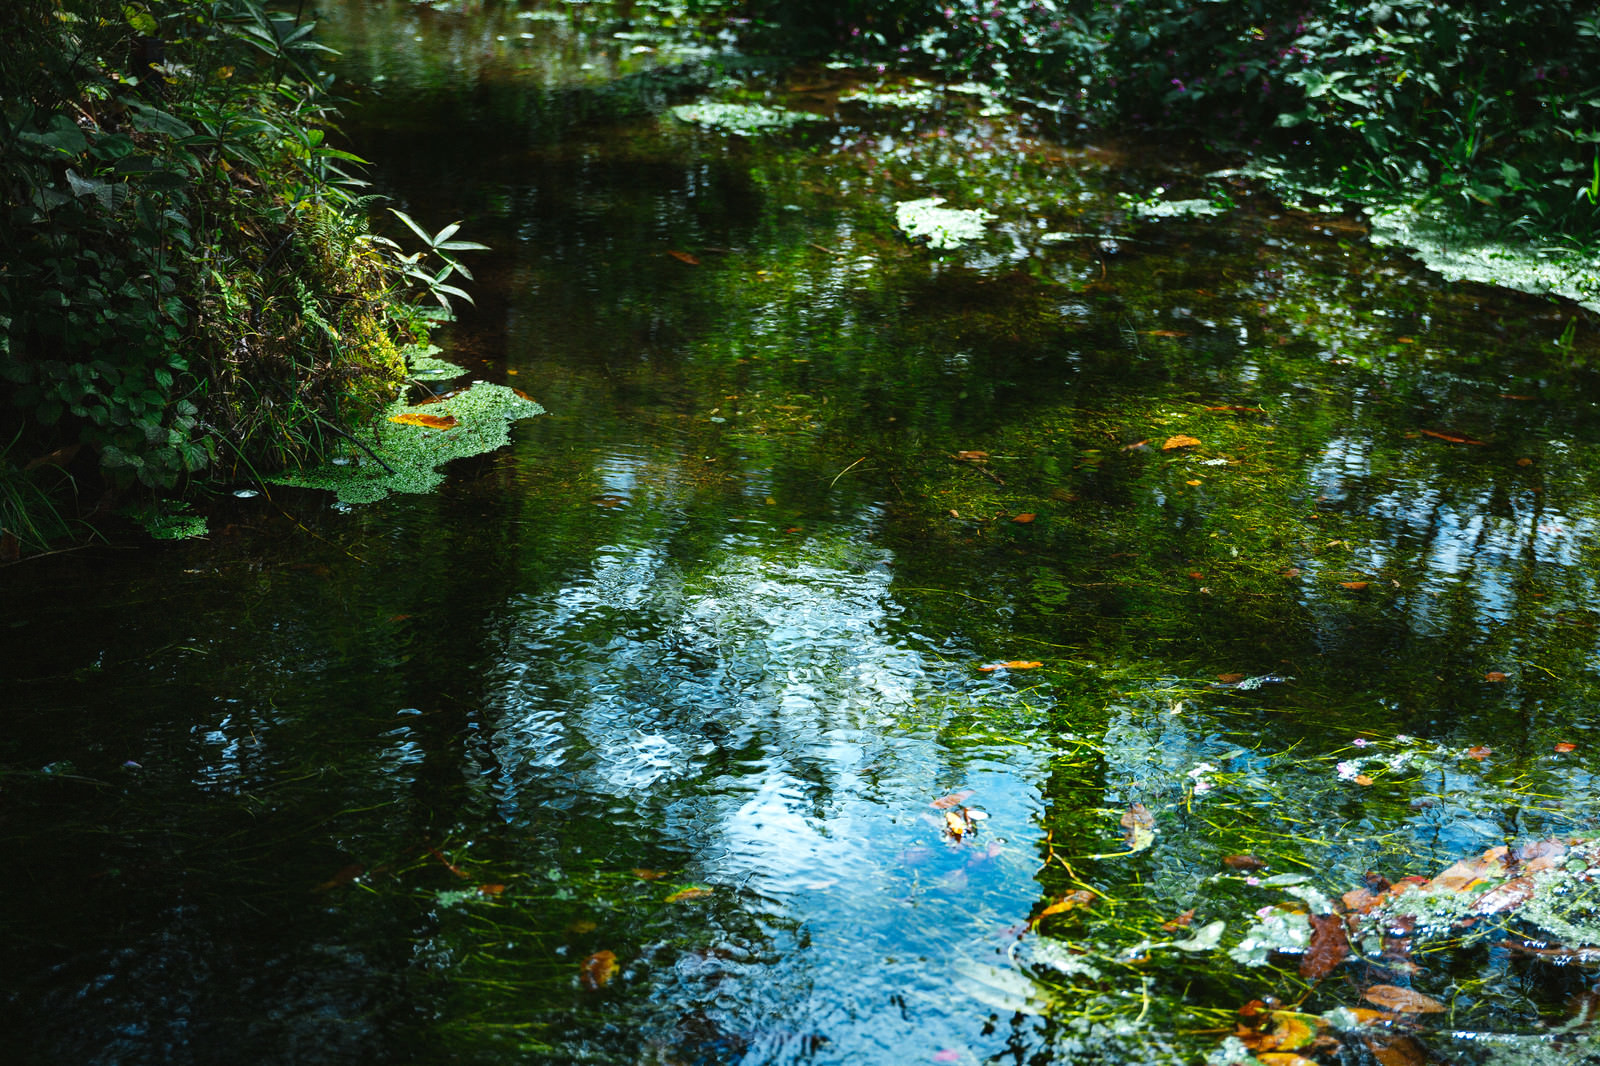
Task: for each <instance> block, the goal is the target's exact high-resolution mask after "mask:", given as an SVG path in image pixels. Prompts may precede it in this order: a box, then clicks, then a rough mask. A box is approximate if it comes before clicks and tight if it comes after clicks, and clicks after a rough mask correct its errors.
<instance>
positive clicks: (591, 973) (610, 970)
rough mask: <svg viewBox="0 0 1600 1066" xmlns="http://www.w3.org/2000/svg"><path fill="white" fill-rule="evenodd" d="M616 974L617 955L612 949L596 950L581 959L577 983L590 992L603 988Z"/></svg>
mask: <svg viewBox="0 0 1600 1066" xmlns="http://www.w3.org/2000/svg"><path fill="white" fill-rule="evenodd" d="M616 975H617V956H616V953H615V952H612V951H597V952H595V953H594V954H593V955H590V956H589V957H588V958H587V959H584V960H583V965H582V966H581V967H580V968H579V970H578V983H579V984H581V985H582V986H583V987H584V988H586V989H588V990H589V991H590V992H594V991H597V990H599V989H602V988H604V987H605V986H606V985H608V984H610V983H611V979H612V978H613V977H615V976H616Z"/></svg>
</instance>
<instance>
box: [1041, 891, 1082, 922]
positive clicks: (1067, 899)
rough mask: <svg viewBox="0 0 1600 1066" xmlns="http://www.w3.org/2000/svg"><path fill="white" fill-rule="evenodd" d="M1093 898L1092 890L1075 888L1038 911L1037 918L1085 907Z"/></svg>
mask: <svg viewBox="0 0 1600 1066" xmlns="http://www.w3.org/2000/svg"><path fill="white" fill-rule="evenodd" d="M1094 900H1095V895H1094V893H1093V892H1089V891H1086V890H1085V889H1081V888H1079V889H1075V890H1073V891H1071V892H1068V893H1067V894H1066V895H1065V896H1062V897H1061V898H1060V899H1058V900H1056V901H1055V902H1054V903H1052V904H1050V906H1048V907H1046V908H1045V909H1044V910H1042V911H1040V912H1039V918H1048V917H1049V916H1050V915H1052V914H1065V913H1066V912H1067V911H1070V910H1072V909H1073V908H1074V907H1087V906H1088V905H1089V904H1091V903H1093V902H1094ZM1039 918H1035V919H1034V921H1038V920H1039Z"/></svg>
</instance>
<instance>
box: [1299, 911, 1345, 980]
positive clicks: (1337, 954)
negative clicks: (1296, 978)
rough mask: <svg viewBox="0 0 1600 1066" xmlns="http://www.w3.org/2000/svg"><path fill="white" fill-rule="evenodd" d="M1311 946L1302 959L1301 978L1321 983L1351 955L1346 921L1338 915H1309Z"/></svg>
mask: <svg viewBox="0 0 1600 1066" xmlns="http://www.w3.org/2000/svg"><path fill="white" fill-rule="evenodd" d="M1308 918H1309V920H1310V922H1311V944H1310V946H1308V947H1307V948H1306V952H1305V954H1304V955H1302V956H1301V957H1300V976H1301V977H1303V978H1305V979H1306V980H1307V981H1320V980H1322V979H1323V978H1324V977H1326V976H1328V975H1329V974H1330V973H1332V972H1333V971H1334V970H1336V969H1338V968H1339V964H1340V963H1342V962H1343V961H1344V960H1345V959H1346V958H1348V957H1349V955H1350V940H1349V938H1347V937H1346V936H1345V933H1344V919H1343V918H1340V917H1339V916H1338V915H1337V914H1312V915H1308Z"/></svg>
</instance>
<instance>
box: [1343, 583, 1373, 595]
mask: <svg viewBox="0 0 1600 1066" xmlns="http://www.w3.org/2000/svg"><path fill="white" fill-rule="evenodd" d="M1369 584H1370V582H1367V581H1341V582H1339V587H1340V588H1342V589H1349V590H1350V591H1352V592H1360V591H1361V590H1362V589H1364V588H1366V587H1367V586H1368V585H1369Z"/></svg>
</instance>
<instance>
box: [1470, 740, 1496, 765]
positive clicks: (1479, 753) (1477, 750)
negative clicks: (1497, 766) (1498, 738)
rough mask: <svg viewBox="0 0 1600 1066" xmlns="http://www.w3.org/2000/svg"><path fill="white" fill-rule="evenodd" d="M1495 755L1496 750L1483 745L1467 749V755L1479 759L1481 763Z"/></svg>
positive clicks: (1475, 745)
mask: <svg viewBox="0 0 1600 1066" xmlns="http://www.w3.org/2000/svg"><path fill="white" fill-rule="evenodd" d="M1493 754H1494V749H1493V748H1491V747H1487V746H1486V745H1483V744H1474V745H1473V746H1472V747H1470V748H1468V749H1467V755H1468V756H1470V757H1471V758H1474V759H1477V760H1478V761H1479V762H1482V761H1483V760H1485V759H1487V758H1488V757H1489V756H1491V755H1493Z"/></svg>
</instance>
